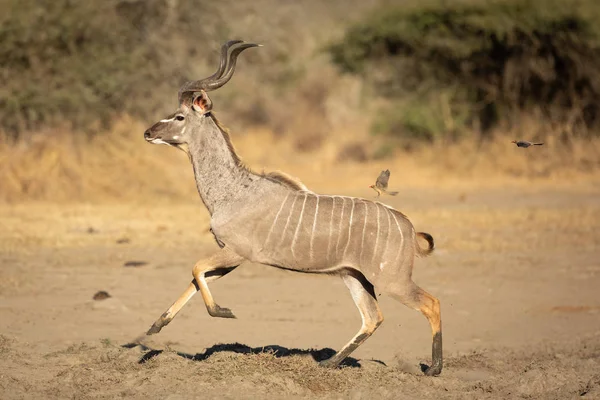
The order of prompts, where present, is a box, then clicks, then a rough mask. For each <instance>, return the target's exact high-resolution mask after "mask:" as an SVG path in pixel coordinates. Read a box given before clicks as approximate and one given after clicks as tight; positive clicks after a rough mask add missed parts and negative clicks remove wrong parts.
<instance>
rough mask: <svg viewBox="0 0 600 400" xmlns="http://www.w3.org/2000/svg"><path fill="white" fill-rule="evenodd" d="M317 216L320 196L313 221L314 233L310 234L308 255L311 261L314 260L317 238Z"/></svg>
mask: <svg viewBox="0 0 600 400" xmlns="http://www.w3.org/2000/svg"><path fill="white" fill-rule="evenodd" d="M317 214H319V196H317V205H316V206H315V218H314V219H313V226H312V232H310V248H309V250H308V254H309V257H310V261H312V259H313V239H314V238H315V228H316V227H317Z"/></svg>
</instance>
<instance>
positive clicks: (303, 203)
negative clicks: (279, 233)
mask: <svg viewBox="0 0 600 400" xmlns="http://www.w3.org/2000/svg"><path fill="white" fill-rule="evenodd" d="M307 197H308V194H306V193H305V194H304V201H303V202H302V210H300V216H299V217H298V225H296V232H294V238H293V239H292V257H294V260H296V255H295V254H294V246H295V245H296V239H297V238H298V231H299V230H300V225H302V217H303V216H304V206H305V205H306V199H307Z"/></svg>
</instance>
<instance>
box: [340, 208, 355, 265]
mask: <svg viewBox="0 0 600 400" xmlns="http://www.w3.org/2000/svg"><path fill="white" fill-rule="evenodd" d="M350 200H352V208H351V209H350V223H349V224H348V241H347V242H346V247H344V254H343V255H342V258H346V251H347V250H348V246H349V245H350V238H351V237H352V217H353V216H354V198H353V197H351V198H350Z"/></svg>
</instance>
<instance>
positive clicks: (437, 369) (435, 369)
mask: <svg viewBox="0 0 600 400" xmlns="http://www.w3.org/2000/svg"><path fill="white" fill-rule="evenodd" d="M421 371H423V374H425V376H438V375H439V374H440V373H441V372H442V366H441V365H440V364H437V365H432V366H431V367H430V366H427V365H425V364H421Z"/></svg>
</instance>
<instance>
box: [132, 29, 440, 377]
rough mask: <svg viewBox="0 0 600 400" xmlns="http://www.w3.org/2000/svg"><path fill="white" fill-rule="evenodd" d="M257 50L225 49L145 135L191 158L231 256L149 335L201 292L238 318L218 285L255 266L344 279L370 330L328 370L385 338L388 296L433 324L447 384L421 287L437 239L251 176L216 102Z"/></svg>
mask: <svg viewBox="0 0 600 400" xmlns="http://www.w3.org/2000/svg"><path fill="white" fill-rule="evenodd" d="M257 46H259V45H256V44H253V43H245V42H243V41H240V40H234V41H229V42H227V43H225V44H224V45H223V46H222V47H221V59H220V62H219V67H218V69H217V71H216V72H215V73H214V74H213V75H212V76H210V77H208V78H206V79H202V80H198V81H191V82H187V83H185V84H184V85H183V86H182V87H181V88H180V90H179V108H178V109H177V110H176V111H175V112H174V113H172V114H171V115H169V116H167V117H165V118H164V119H161V120H160V121H159V122H157V123H156V124H154V125H153V126H152V127H151V128H149V129H148V130H147V131H146V132H145V133H144V137H145V139H146V140H147V141H148V142H150V143H155V144H166V145H170V146H173V147H177V148H179V149H181V150H183V151H185V152H186V153H187V154H188V156H189V159H190V161H191V163H192V166H193V169H194V176H195V179H196V185H197V188H198V192H199V194H200V197H201V198H202V201H203V202H204V205H205V206H206V208H207V209H208V211H209V213H210V215H211V221H210V227H211V231H212V233H213V235H214V237H215V240H216V242H217V243H218V244H219V247H220V248H221V249H220V250H219V251H218V252H217V253H215V254H214V255H212V256H211V257H209V258H207V259H203V260H200V261H198V262H197V263H196V264H195V265H194V268H193V270H192V275H193V279H192V281H191V283H190V284H189V286H188V288H187V289H186V290H185V292H184V293H183V294H182V295H181V296H180V297H179V298H178V299H177V301H175V303H174V304H173V305H172V306H171V307H170V308H169V309H168V310H167V311H166V312H165V313H164V314H163V315H162V316H161V317H160V318H159V319H158V320H157V321H156V322H155V323H154V324H153V325H152V327H151V328H150V330H149V331H148V333H147V334H154V333H157V332H159V331H160V330H161V329H162V327H164V326H165V325H167V324H168V323H169V322H170V321H171V320H172V319H173V318H174V317H175V315H176V314H177V313H178V312H179V310H181V308H182V307H183V306H184V305H185V303H187V301H188V300H189V299H190V298H191V297H192V296H193V295H194V294H195V293H196V292H198V291H199V292H200V294H201V295H202V298H203V299H204V302H205V304H206V308H207V310H208V313H209V314H210V315H211V316H214V317H223V318H234V315H233V313H232V312H231V310H229V309H227V308H223V307H220V306H219V305H218V304H217V303H215V301H214V300H213V297H212V294H211V293H210V290H209V288H208V283H209V282H210V281H213V280H216V279H219V278H221V277H222V276H225V275H226V274H228V273H229V272H231V271H233V270H234V269H235V268H237V267H238V266H239V265H240V264H241V263H243V262H244V261H252V262H258V263H262V264H266V265H271V266H274V267H278V268H283V269H287V270H292V271H299V272H305V273H323V274H333V275H339V276H340V277H341V278H342V279H343V281H344V283H345V284H346V285H347V287H348V289H349V290H350V292H351V294H352V298H353V300H354V302H355V303H356V306H357V307H358V310H359V311H360V314H361V317H362V321H363V323H362V326H361V328H360V330H359V331H358V333H357V334H356V335H355V336H354V337H353V338H352V339H351V340H350V341H349V342H348V343H347V344H346V345H345V346H344V347H343V348H342V349H341V350H340V351H338V352H337V353H336V354H335V355H333V356H332V357H331V358H329V359H327V360H324V361H321V365H323V366H327V367H336V366H337V365H339V364H340V362H342V361H343V360H344V358H346V357H347V356H348V355H349V354H350V353H351V352H352V351H354V350H355V349H356V348H357V347H358V346H359V345H360V344H361V343H363V342H364V341H365V340H366V339H367V338H368V337H369V336H370V335H371V334H372V333H373V332H374V331H375V329H377V327H378V326H379V325H380V324H381V323H382V321H383V316H382V314H381V311H380V309H379V305H378V302H377V295H378V294H382V293H383V294H388V295H390V296H392V297H393V298H395V299H397V300H399V301H400V302H402V303H403V304H405V305H406V306H408V307H410V308H413V309H415V310H419V311H421V312H422V313H423V314H424V315H425V317H426V318H427V319H428V321H429V323H430V325H431V330H432V333H433V342H432V363H431V366H429V367H428V368H426V369H424V372H425V373H426V374H427V375H438V374H439V373H440V372H441V370H442V326H441V314H440V303H439V301H438V299H436V298H435V297H433V296H432V295H430V294H428V293H427V292H425V291H424V290H422V289H421V288H419V287H418V286H417V285H416V284H415V283H414V282H413V281H412V278H411V276H412V268H413V263H414V259H415V255H418V256H426V255H428V254H430V253H431V252H432V251H433V248H434V242H433V238H432V237H431V236H430V235H429V234H426V233H421V232H415V229H414V227H413V225H412V224H411V222H410V221H409V220H408V218H406V216H404V215H403V214H402V213H400V212H399V211H396V210H394V209H392V208H391V207H389V206H387V205H384V204H382V203H379V202H374V201H370V200H366V199H360V198H354V197H347V196H328V195H320V194H317V193H313V192H312V191H309V190H308V189H306V187H305V186H304V185H303V184H302V183H301V182H299V181H297V180H295V179H294V178H291V177H289V176H288V175H286V174H284V173H278V172H272V173H269V174H257V173H255V172H253V171H251V170H250V169H248V168H247V167H246V166H244V165H243V164H242V162H241V161H240V158H239V157H238V156H237V154H236V152H235V149H234V147H233V145H232V143H231V138H230V137H229V133H228V131H227V130H226V129H224V128H223V127H222V126H221V124H220V123H219V121H218V120H217V119H216V117H215V116H214V114H213V112H212V109H213V103H212V101H211V99H210V98H209V96H208V92H210V91H212V90H216V89H218V88H219V87H221V86H223V85H224V84H225V83H227V82H228V81H229V80H230V79H231V77H232V76H233V73H234V71H235V66H236V60H237V57H238V55H239V54H240V53H241V52H242V51H244V50H246V49H248V48H251V47H257ZM418 237H421V238H423V239H424V240H425V241H427V243H428V247H427V248H424V249H423V248H421V247H420V246H419V244H418V242H417V238H418Z"/></svg>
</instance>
